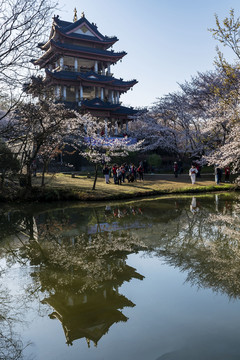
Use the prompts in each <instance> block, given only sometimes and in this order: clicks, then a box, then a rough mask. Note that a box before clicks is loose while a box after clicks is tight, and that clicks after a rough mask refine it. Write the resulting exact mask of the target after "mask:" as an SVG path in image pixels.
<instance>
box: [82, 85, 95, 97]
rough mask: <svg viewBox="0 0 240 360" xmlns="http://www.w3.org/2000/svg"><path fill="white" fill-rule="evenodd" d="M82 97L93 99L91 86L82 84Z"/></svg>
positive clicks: (93, 92) (93, 93)
mask: <svg viewBox="0 0 240 360" xmlns="http://www.w3.org/2000/svg"><path fill="white" fill-rule="evenodd" d="M83 97H84V98H85V99H94V97H95V89H94V87H93V86H83Z"/></svg>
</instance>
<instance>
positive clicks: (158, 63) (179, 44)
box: [55, 0, 240, 107]
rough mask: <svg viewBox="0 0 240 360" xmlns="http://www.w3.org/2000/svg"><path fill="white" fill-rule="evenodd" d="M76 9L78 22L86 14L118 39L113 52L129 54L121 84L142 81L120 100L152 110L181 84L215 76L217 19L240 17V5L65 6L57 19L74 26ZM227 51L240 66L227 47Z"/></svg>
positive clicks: (118, 69) (202, 0) (128, 2)
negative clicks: (202, 75) (208, 74)
mask: <svg viewBox="0 0 240 360" xmlns="http://www.w3.org/2000/svg"><path fill="white" fill-rule="evenodd" d="M75 7H76V9H77V12H78V18H79V17H80V16H81V13H82V11H84V13H85V17H86V18H87V19H88V20H89V21H90V22H94V23H96V24H97V26H98V30H99V31H100V32H101V33H102V34H103V35H107V36H117V38H118V39H119V41H118V42H117V43H116V44H114V46H113V50H115V51H123V50H124V51H126V52H127V55H126V56H125V57H123V59H122V62H120V61H119V62H118V63H117V64H115V65H114V66H112V68H111V71H112V73H113V74H114V77H116V78H120V77H121V78H123V80H125V81H128V80H132V79H136V80H138V84H136V85H135V86H134V87H133V89H132V91H131V90H129V91H128V92H127V93H125V94H124V95H122V96H121V98H120V100H121V101H122V103H123V104H124V105H127V106H133V107H146V106H147V107H151V106H152V105H153V104H154V103H155V102H156V101H157V99H158V98H161V97H162V96H164V95H167V94H168V93H172V92H175V91H178V90H179V86H178V83H184V82H185V81H189V80H191V77H192V76H195V75H197V73H198V72H206V71H209V70H213V69H214V58H215V56H216V46H217V45H218V42H217V41H216V40H214V38H213V37H212V34H211V33H210V32H209V30H208V29H210V28H214V27H215V14H217V15H218V17H219V19H220V20H221V19H224V18H225V17H226V16H228V15H229V10H230V9H234V10H235V15H236V17H239V16H240V2H239V0H145V1H144V0H120V1H116V0H104V1H99V0H85V1H79V2H78V1H76V0H68V1H66V0H59V5H58V9H57V10H55V15H59V16H60V19H62V20H66V21H72V20H73V10H74V8H75ZM221 50H222V51H223V53H224V54H225V55H226V58H227V59H228V60H229V61H231V62H233V61H234V60H235V58H234V54H232V53H231V51H230V50H228V49H227V48H226V47H225V48H221Z"/></svg>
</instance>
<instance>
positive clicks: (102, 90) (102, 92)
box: [101, 88, 104, 101]
mask: <svg viewBox="0 0 240 360" xmlns="http://www.w3.org/2000/svg"><path fill="white" fill-rule="evenodd" d="M101 100H102V101H104V89H103V88H101Z"/></svg>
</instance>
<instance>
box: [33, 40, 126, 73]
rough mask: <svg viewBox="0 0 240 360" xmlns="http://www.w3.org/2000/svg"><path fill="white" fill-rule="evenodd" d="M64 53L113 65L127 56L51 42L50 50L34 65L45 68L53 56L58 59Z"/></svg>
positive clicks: (120, 53)
mask: <svg viewBox="0 0 240 360" xmlns="http://www.w3.org/2000/svg"><path fill="white" fill-rule="evenodd" d="M63 53H64V55H68V56H74V57H78V58H84V59H92V60H96V59H97V60H102V61H109V62H111V63H116V62H117V61H118V60H120V59H122V58H123V56H125V55H126V54H127V53H126V52H125V51H122V52H114V51H109V50H102V49H97V48H91V47H85V46H79V45H72V44H67V43H61V42H58V41H55V40H50V47H49V49H48V50H47V51H46V52H45V53H44V54H43V55H42V56H41V57H40V58H39V59H37V60H35V61H34V64H35V65H39V66H41V67H44V66H45V65H46V64H47V62H48V60H50V59H51V58H52V57H53V56H56V55H57V56H56V57H59V56H61V55H62V54H63Z"/></svg>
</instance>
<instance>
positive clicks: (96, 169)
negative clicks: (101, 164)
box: [92, 164, 98, 190]
mask: <svg viewBox="0 0 240 360" xmlns="http://www.w3.org/2000/svg"><path fill="white" fill-rule="evenodd" d="M97 176H98V166H97V164H95V178H94V183H93V187H92V190H95V188H96V182H97Z"/></svg>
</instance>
